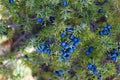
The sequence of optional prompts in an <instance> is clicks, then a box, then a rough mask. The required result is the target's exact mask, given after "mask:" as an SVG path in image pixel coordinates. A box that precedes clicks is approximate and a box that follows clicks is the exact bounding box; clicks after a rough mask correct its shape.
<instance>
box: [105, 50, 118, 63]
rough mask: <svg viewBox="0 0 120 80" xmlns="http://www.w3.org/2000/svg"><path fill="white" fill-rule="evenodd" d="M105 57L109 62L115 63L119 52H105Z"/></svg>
mask: <svg viewBox="0 0 120 80" xmlns="http://www.w3.org/2000/svg"><path fill="white" fill-rule="evenodd" d="M106 55H107V57H108V58H110V59H111V60H113V61H116V59H117V57H118V56H120V52H118V51H117V50H116V49H113V50H112V51H111V52H107V53H106Z"/></svg>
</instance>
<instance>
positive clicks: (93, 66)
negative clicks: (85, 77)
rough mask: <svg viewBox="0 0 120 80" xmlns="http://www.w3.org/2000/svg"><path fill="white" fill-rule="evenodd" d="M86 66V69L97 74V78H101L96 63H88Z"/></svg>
mask: <svg viewBox="0 0 120 80" xmlns="http://www.w3.org/2000/svg"><path fill="white" fill-rule="evenodd" d="M87 68H88V70H90V71H93V74H95V75H97V76H98V80H101V75H100V74H99V73H98V71H97V66H96V65H93V64H91V63H88V65H87Z"/></svg>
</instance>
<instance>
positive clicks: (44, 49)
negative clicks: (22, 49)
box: [36, 42, 51, 54]
mask: <svg viewBox="0 0 120 80" xmlns="http://www.w3.org/2000/svg"><path fill="white" fill-rule="evenodd" d="M36 52H38V53H40V52H43V53H47V54H50V53H51V50H50V45H49V43H48V42H46V43H45V44H44V45H41V46H40V47H39V48H38V49H37V50H36Z"/></svg>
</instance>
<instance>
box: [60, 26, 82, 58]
mask: <svg viewBox="0 0 120 80" xmlns="http://www.w3.org/2000/svg"><path fill="white" fill-rule="evenodd" d="M73 30H74V29H73V27H69V28H66V30H65V32H64V33H61V38H65V36H67V34H70V35H69V39H70V42H69V43H67V42H65V41H62V42H61V47H62V49H61V51H60V54H61V55H62V57H63V58H65V59H66V60H69V59H70V54H71V53H72V52H73V51H74V50H76V47H77V46H78V43H79V42H80V38H77V37H75V36H74V35H73V34H72V31H73Z"/></svg>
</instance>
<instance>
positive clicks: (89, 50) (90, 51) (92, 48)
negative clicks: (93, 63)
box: [85, 46, 94, 55]
mask: <svg viewBox="0 0 120 80" xmlns="http://www.w3.org/2000/svg"><path fill="white" fill-rule="evenodd" d="M93 50H94V47H93V46H90V47H89V48H88V50H87V51H86V52H85V54H86V55H90V53H92V52H93Z"/></svg>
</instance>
